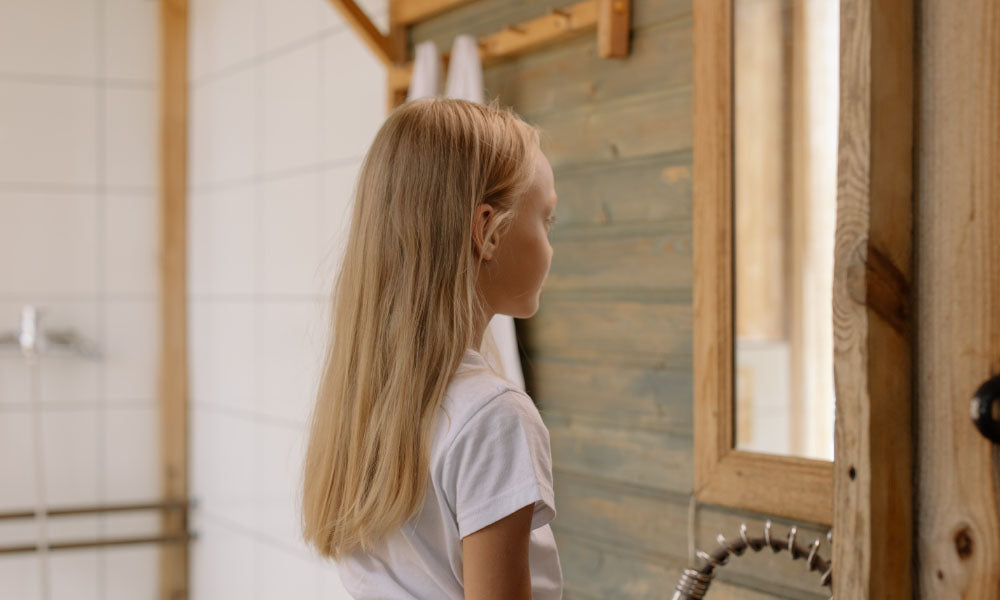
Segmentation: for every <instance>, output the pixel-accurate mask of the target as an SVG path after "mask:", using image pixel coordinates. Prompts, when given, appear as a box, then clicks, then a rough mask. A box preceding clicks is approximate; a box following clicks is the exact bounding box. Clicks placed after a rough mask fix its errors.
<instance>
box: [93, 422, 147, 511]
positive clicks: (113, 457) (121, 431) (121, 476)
mask: <svg viewBox="0 0 1000 600" xmlns="http://www.w3.org/2000/svg"><path fill="white" fill-rule="evenodd" d="M159 433H160V428H159V410H158V409H157V407H156V406H149V407H135V408H132V407H128V408H117V407H116V408H109V409H107V410H106V411H105V413H104V440H103V445H102V453H103V461H104V489H103V490H102V492H103V494H102V496H103V499H104V501H106V502H150V501H155V500H157V499H158V498H159V497H160V468H159V458H160V443H159Z"/></svg>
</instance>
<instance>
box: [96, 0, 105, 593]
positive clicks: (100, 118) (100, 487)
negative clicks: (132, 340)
mask: <svg viewBox="0 0 1000 600" xmlns="http://www.w3.org/2000/svg"><path fill="white" fill-rule="evenodd" d="M95 4H96V11H95V12H96V13H97V22H96V26H97V35H96V36H95V37H96V43H97V75H98V81H99V83H98V84H97V153H96V162H97V165H96V168H97V173H96V176H97V177H96V181H97V223H96V225H97V232H96V239H97V282H96V285H97V302H96V308H97V335H96V339H97V343H98V348H100V349H101V353H102V355H101V356H102V359H101V362H100V366H99V368H98V370H97V373H98V375H97V398H98V408H97V419H96V420H97V424H96V427H95V429H96V431H97V457H96V458H97V482H96V483H97V498H98V502H99V503H103V502H104V501H105V488H106V487H107V486H106V483H107V473H106V470H107V465H106V464H105V457H106V455H107V453H106V452H105V451H104V450H105V448H104V445H105V444H106V443H107V435H106V434H107V432H106V431H105V429H106V420H107V406H106V404H107V398H106V397H105V394H106V392H107V352H108V343H107V342H108V341H107V336H106V333H107V327H106V326H105V320H106V314H107V311H106V306H105V303H106V302H107V298H106V297H105V291H106V290H105V286H106V284H107V273H106V269H107V264H106V259H107V243H108V240H107V231H106V230H105V213H106V210H107V206H106V198H105V193H106V192H105V188H106V186H107V180H106V171H107V169H106V166H107V159H108V155H107V122H106V120H107V119H106V117H107V90H106V88H105V84H104V75H105V72H106V65H105V55H104V47H105V42H106V40H105V36H106V35H107V29H106V22H105V20H106V18H107V14H106V10H105V9H106V8H107V4H106V0H99V1H98V2H96V3H95ZM97 532H98V537H102V538H103V537H104V535H105V534H106V533H107V521H106V519H105V518H104V516H103V515H101V516H99V518H98V519H97ZM106 570H107V561H106V560H105V556H104V553H103V552H98V553H97V597H98V598H104V597H105V592H106V591H107V573H106Z"/></svg>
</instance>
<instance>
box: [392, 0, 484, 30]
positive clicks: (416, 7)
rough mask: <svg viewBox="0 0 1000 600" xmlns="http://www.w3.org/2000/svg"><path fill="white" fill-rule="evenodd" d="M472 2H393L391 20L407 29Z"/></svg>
mask: <svg viewBox="0 0 1000 600" xmlns="http://www.w3.org/2000/svg"><path fill="white" fill-rule="evenodd" d="M471 1H472V0H392V1H391V2H390V6H389V18H390V19H392V21H393V23H396V24H397V25H400V26H401V27H406V26H407V25H412V24H413V23H416V22H418V21H423V20H426V19H429V18H430V17H433V16H435V15H438V14H440V13H443V12H445V11H447V10H451V9H453V8H458V7H459V6H462V5H463V4H469V3H470V2H471Z"/></svg>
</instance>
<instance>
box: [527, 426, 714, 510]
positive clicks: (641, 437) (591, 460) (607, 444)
mask: <svg viewBox="0 0 1000 600" xmlns="http://www.w3.org/2000/svg"><path fill="white" fill-rule="evenodd" d="M545 424H546V425H547V426H548V428H549V436H550V439H551V444H552V457H553V468H557V469H559V470H561V471H564V472H567V473H581V474H589V475H590V476H595V477H601V478H602V479H604V480H606V481H609V482H614V483H624V484H630V485H635V486H644V487H647V488H650V489H654V490H662V491H666V492H674V493H677V494H689V493H691V491H692V490H693V489H694V486H693V483H694V476H693V474H692V472H693V461H692V456H691V438H690V437H687V438H685V437H682V436H673V435H664V434H663V432H662V431H657V430H646V429H639V428H637V427H628V428H625V427H621V426H619V425H617V424H615V423H614V422H610V423H609V422H605V421H601V420H600V419H594V418H589V417H586V416H580V415H574V414H567V413H556V412H553V411H546V413H545Z"/></svg>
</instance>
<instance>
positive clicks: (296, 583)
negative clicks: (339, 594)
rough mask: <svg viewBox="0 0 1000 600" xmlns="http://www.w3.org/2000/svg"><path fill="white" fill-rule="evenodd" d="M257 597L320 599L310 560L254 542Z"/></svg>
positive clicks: (273, 599) (254, 575) (257, 599)
mask: <svg viewBox="0 0 1000 600" xmlns="http://www.w3.org/2000/svg"><path fill="white" fill-rule="evenodd" d="M253 580H254V595H253V598H254V600H287V599H288V598H317V597H318V594H319V585H318V581H317V580H316V573H315V571H314V570H313V568H312V565H311V564H310V562H309V560H308V559H306V558H305V557H304V556H302V555H298V554H293V553H292V552H289V551H288V550H286V549H284V548H278V547H275V546H273V545H271V544H267V543H264V542H260V541H254V568H253Z"/></svg>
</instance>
